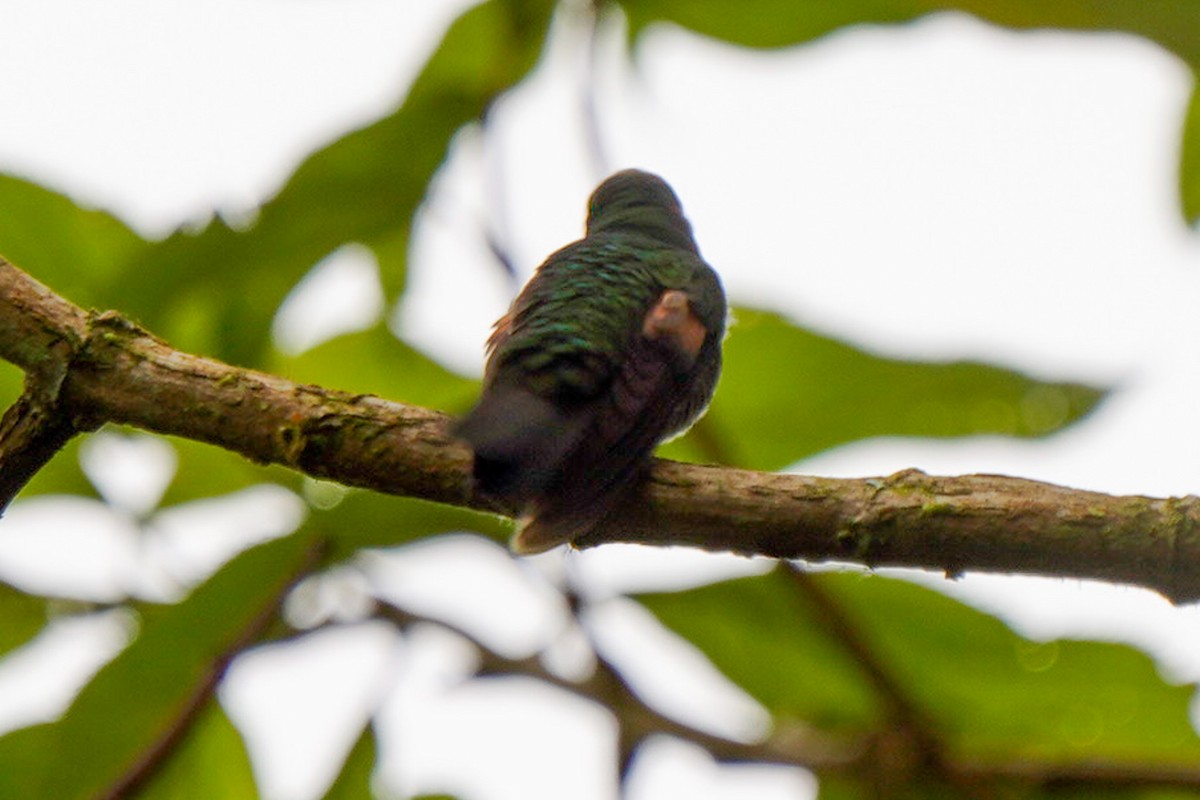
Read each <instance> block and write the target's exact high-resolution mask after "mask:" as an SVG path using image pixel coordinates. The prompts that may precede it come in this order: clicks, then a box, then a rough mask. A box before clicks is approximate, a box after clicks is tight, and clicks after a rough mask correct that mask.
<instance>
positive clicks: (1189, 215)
mask: <svg viewBox="0 0 1200 800" xmlns="http://www.w3.org/2000/svg"><path fill="white" fill-rule="evenodd" d="M1179 197H1180V201H1181V202H1182V204H1183V217H1184V219H1185V220H1187V222H1188V223H1190V224H1193V225H1194V224H1195V223H1196V222H1197V221H1198V220H1200V91H1196V90H1195V89H1193V90H1192V96H1191V99H1190V100H1189V101H1188V108H1187V116H1186V117H1185V118H1184V123H1183V147H1182V150H1181V153H1180V157H1179Z"/></svg>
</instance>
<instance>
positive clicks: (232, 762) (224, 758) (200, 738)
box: [134, 700, 369, 800]
mask: <svg viewBox="0 0 1200 800" xmlns="http://www.w3.org/2000/svg"><path fill="white" fill-rule="evenodd" d="M134 797H136V798H137V800H216V798H220V800H256V798H257V797H258V787H257V786H256V785H255V783H254V772H253V771H252V770H251V768H250V759H249V757H248V756H247V755H246V747H245V744H244V743H243V742H242V736H241V734H240V733H238V731H237V729H236V728H234V727H233V723H231V722H230V721H229V718H228V717H227V716H225V712H224V710H223V709H222V708H221V706H220V704H219V703H217V702H216V701H215V700H209V701H208V703H207V704H206V705H205V707H204V710H203V711H202V712H201V713H200V716H199V717H197V719H196V721H195V722H194V723H192V726H191V727H190V728H189V729H188V731H187V734H186V735H185V736H184V737H183V739H182V740H181V741H180V742H179V743H178V744H177V745H175V747H174V748H173V750H172V753H171V758H170V759H168V760H167V762H166V764H165V765H164V766H163V768H162V770H161V771H159V772H157V773H155V774H154V776H153V777H152V778H151V779H150V782H149V783H148V784H147V785H146V787H145V788H144V789H143V790H142V791H140V792H138V793H137V794H136V795H134ZM362 797H369V795H362Z"/></svg>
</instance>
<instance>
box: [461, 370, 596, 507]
mask: <svg viewBox="0 0 1200 800" xmlns="http://www.w3.org/2000/svg"><path fill="white" fill-rule="evenodd" d="M582 428H583V424H582V422H581V421H580V420H578V419H576V418H573V417H572V416H571V415H569V414H567V413H564V412H563V411H562V410H560V409H559V408H558V407H556V406H555V405H554V404H553V403H551V402H550V401H548V400H546V399H545V398H542V397H539V396H538V395H536V394H533V393H532V392H529V391H527V390H525V389H521V388H519V387H515V386H502V385H501V386H492V387H489V389H488V390H487V391H486V392H485V393H484V396H483V397H482V398H480V400H479V404H478V405H476V406H475V408H474V409H472V410H471V412H470V413H469V414H467V416H466V417H464V418H463V419H462V420H461V421H459V422H458V424H457V425H455V427H454V433H455V435H456V436H458V437H459V438H461V439H463V440H465V441H466V442H467V443H468V444H470V445H471V448H472V449H473V450H474V451H475V467H474V476H475V481H476V485H477V488H478V489H479V491H482V492H484V493H486V494H489V495H492V496H495V497H500V498H505V499H507V500H509V501H511V502H515V503H518V504H524V503H525V502H527V501H529V500H530V499H532V498H533V497H536V496H537V495H539V494H541V493H542V492H543V491H544V490H545V489H546V487H547V486H548V485H549V483H550V482H551V481H552V480H553V479H554V477H555V476H556V475H557V474H558V470H559V466H560V464H561V463H562V460H563V458H564V457H565V456H566V454H567V453H568V452H570V450H571V449H572V448H573V447H574V446H575V445H576V444H577V443H578V441H579V439H580V437H581V436H582V435H583V430H582Z"/></svg>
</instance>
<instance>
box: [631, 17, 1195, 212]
mask: <svg viewBox="0 0 1200 800" xmlns="http://www.w3.org/2000/svg"><path fill="white" fill-rule="evenodd" d="M612 5H614V6H617V7H619V8H621V9H622V10H623V11H624V12H625V14H626V16H627V17H628V19H629V27H630V34H631V35H633V36H637V35H639V34H641V33H642V32H644V31H645V29H646V28H647V27H649V26H651V25H653V24H655V23H661V22H670V23H674V24H676V25H680V26H682V27H684V28H687V29H689V30H692V31H695V32H696V33H700V34H703V35H705V36H711V37H712V38H714V39H719V40H721V41H725V42H731V43H733V44H738V45H743V46H746V47H763V48H776V47H787V46H791V45H797V44H803V43H805V42H809V41H812V40H813V39H816V38H819V37H821V36H824V35H826V34H829V33H832V32H834V31H837V30H841V29H843V28H846V27H848V26H851V25H861V24H871V23H875V24H894V23H903V22H911V21H913V20H916V19H918V18H920V17H923V16H925V15H927V14H931V13H933V12H937V11H962V12H966V13H968V14H971V15H973V16H976V17H979V18H980V19H983V20H986V21H988V22H992V23H995V24H996V25H1003V26H1006V27H1010V28H1015V29H1019V30H1024V29H1039V28H1062V29H1066V30H1075V31H1094V32H1109V31H1124V32H1128V33H1132V34H1137V35H1139V36H1144V37H1145V38H1147V39H1150V40H1151V41H1154V42H1157V43H1158V44H1160V45H1162V46H1163V47H1164V48H1166V49H1167V50H1169V51H1171V52H1172V53H1174V54H1175V55H1177V56H1179V58H1181V59H1183V61H1184V62H1186V63H1187V64H1188V65H1189V66H1190V67H1191V68H1192V70H1193V71H1196V70H1200V14H1197V13H1196V11H1197V9H1196V7H1195V5H1194V4H1192V3H1189V2H1173V3H1147V2H1143V0H1109V1H1108V2H1103V3H1097V2H1091V1H1090V0H1065V2H1053V3H1041V2H1030V0H947V1H946V2H930V1H929V0H851V2H839V3H825V2H821V0H745V1H744V2H739V3H727V2H724V0H620V1H619V2H613V3H612ZM1196 105H1197V100H1196V94H1195V92H1193V95H1192V100H1191V106H1190V108H1191V110H1190V111H1189V114H1188V120H1187V125H1186V127H1185V129H1184V134H1183V140H1182V141H1183V144H1182V148H1181V154H1182V157H1181V161H1180V168H1179V175H1180V181H1179V185H1180V202H1181V206H1182V212H1183V216H1184V218H1185V219H1186V220H1187V221H1188V222H1189V223H1193V224H1194V223H1196V222H1197V221H1198V220H1200V154H1198V151H1200V139H1198V137H1200V133H1198V132H1197V128H1198V126H1197V112H1196Z"/></svg>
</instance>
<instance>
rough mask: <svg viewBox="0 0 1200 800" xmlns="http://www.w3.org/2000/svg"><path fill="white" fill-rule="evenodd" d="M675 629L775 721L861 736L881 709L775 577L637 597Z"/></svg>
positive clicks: (782, 579) (877, 719)
mask: <svg viewBox="0 0 1200 800" xmlns="http://www.w3.org/2000/svg"><path fill="white" fill-rule="evenodd" d="M636 599H637V600H638V601H639V602H641V603H642V604H643V605H645V606H646V607H647V608H649V609H650V611H651V612H652V613H653V614H654V615H655V616H656V617H658V619H659V621H660V622H662V623H663V624H664V625H666V626H667V627H668V628H670V629H671V630H673V631H675V633H678V634H679V635H680V636H683V637H684V638H685V639H687V640H689V641H690V642H691V643H692V644H694V645H696V646H697V647H698V648H700V650H701V651H703V652H704V654H705V655H706V656H708V658H709V659H710V660H711V661H712V662H713V664H714V665H715V666H716V667H717V668H718V669H720V670H721V671H722V672H723V673H725V675H726V676H727V677H728V678H729V679H730V680H732V681H733V682H734V683H736V684H738V685H739V686H741V687H742V688H743V689H745V690H746V691H747V692H749V693H750V694H751V695H752V696H753V697H754V698H756V699H757V700H758V701H759V702H760V703H762V704H763V705H764V706H766V707H767V709H768V710H769V711H770V712H771V713H772V715H773V716H774V717H775V719H776V720H779V721H786V720H803V721H805V722H806V723H808V724H812V725H816V726H818V727H821V728H824V729H826V730H835V731H849V732H855V731H861V730H867V729H871V728H874V727H875V726H877V725H879V724H880V723H881V722H882V721H883V720H882V707H881V705H880V703H879V701H878V699H877V698H876V697H875V695H874V693H873V691H872V690H871V687H870V686H868V685H867V684H866V682H864V681H863V679H862V677H861V676H860V675H859V674H858V672H857V669H856V666H855V664H854V662H853V660H852V659H851V658H850V657H849V655H847V653H846V652H845V651H844V650H843V648H842V647H841V646H840V645H839V644H838V643H837V642H833V641H830V640H829V639H828V637H826V636H825V635H824V634H823V633H822V631H821V628H820V626H818V625H814V624H813V623H812V622H811V620H810V619H809V614H810V610H809V609H808V607H807V606H806V605H805V604H804V603H803V602H801V601H800V600H799V599H798V598H797V596H796V593H795V591H794V590H793V589H792V588H791V587H790V586H789V585H787V583H786V579H785V577H784V576H781V575H779V574H777V573H772V574H770V575H766V576H762V577H757V578H745V579H742V580H734V581H726V582H723V583H716V584H711V585H708V586H703V587H700V588H698V589H692V590H690V591H684V592H668V593H662V594H647V595H640V596H638V597H637V598H636Z"/></svg>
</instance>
